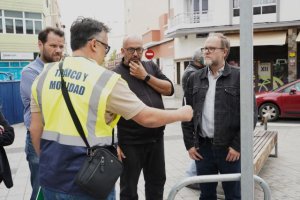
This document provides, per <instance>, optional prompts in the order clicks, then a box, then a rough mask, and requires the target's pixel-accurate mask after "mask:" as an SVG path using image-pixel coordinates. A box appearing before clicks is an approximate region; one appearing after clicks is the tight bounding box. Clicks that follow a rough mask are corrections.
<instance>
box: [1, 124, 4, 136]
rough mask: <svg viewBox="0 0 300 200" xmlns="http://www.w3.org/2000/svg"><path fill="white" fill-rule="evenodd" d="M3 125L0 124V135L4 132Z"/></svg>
mask: <svg viewBox="0 0 300 200" xmlns="http://www.w3.org/2000/svg"><path fill="white" fill-rule="evenodd" d="M4 131H5V130H4V127H3V126H1V125H0V135H2V134H3V133H4Z"/></svg>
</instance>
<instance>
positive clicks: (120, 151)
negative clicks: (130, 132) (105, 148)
mask: <svg viewBox="0 0 300 200" xmlns="http://www.w3.org/2000/svg"><path fill="white" fill-rule="evenodd" d="M117 153H118V159H119V160H120V161H122V160H123V158H126V156H125V155H124V153H123V151H122V149H121V148H120V147H119V145H118V146H117Z"/></svg>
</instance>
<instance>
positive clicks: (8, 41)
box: [0, 34, 38, 52]
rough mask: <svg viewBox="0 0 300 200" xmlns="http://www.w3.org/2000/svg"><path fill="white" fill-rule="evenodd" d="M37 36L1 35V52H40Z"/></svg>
mask: <svg viewBox="0 0 300 200" xmlns="http://www.w3.org/2000/svg"><path fill="white" fill-rule="evenodd" d="M37 40H38V39H37V35H25V34H24V35H23V34H22V35H21V34H0V49H1V52H38V45H37Z"/></svg>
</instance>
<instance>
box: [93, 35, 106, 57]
mask: <svg viewBox="0 0 300 200" xmlns="http://www.w3.org/2000/svg"><path fill="white" fill-rule="evenodd" d="M93 39H95V40H96V42H99V43H100V44H102V45H103V46H104V48H105V54H108V52H109V50H110V46H109V45H108V44H106V43H104V42H101V41H100V40H97V39H96V38H91V39H89V41H90V40H93Z"/></svg>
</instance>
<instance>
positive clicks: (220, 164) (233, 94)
mask: <svg viewBox="0 0 300 200" xmlns="http://www.w3.org/2000/svg"><path fill="white" fill-rule="evenodd" d="M229 50H230V43H229V40H228V39H227V38H226V37H225V36H224V35H223V34H221V33H215V34H210V35H209V36H208V38H207V39H206V41H205V44H204V48H202V53H203V54H204V58H205V65H206V66H207V67H205V68H203V69H200V70H198V71H197V72H195V73H194V74H192V75H191V76H190V78H189V80H188V83H187V89H186V92H185V96H186V102H187V104H188V105H191V106H192V107H193V109H194V115H193V120H192V121H191V122H186V123H182V130H183V133H184V142H185V146H186V149H187V150H188V153H189V156H190V157H191V158H192V159H194V160H196V167H197V174H198V175H210V174H218V173H221V174H229V173H240V171H241V162H240V70H239V68H238V67H233V66H230V65H228V64H227V63H226V62H225V60H226V58H227V56H228V54H229ZM254 102H255V101H254ZM254 119H255V120H254V122H255V124H256V121H257V111H256V103H255V105H254ZM197 146H199V148H198V149H197V148H195V147H197ZM222 186H223V189H224V193H225V198H226V199H234V200H238V199H241V189H240V182H238V181H232V182H223V183H222ZM216 187H217V182H215V183H203V184H200V189H201V196H200V199H201V200H211V199H217V196H216Z"/></svg>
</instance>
